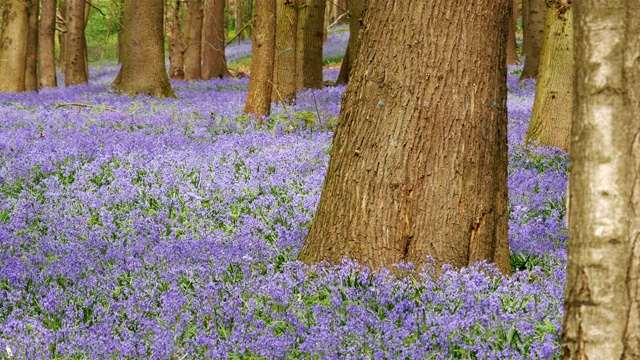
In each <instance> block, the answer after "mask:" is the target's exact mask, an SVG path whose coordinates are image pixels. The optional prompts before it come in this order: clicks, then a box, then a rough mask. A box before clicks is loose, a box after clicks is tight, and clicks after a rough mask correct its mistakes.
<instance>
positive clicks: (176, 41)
mask: <svg viewBox="0 0 640 360" xmlns="http://www.w3.org/2000/svg"><path fill="white" fill-rule="evenodd" d="M167 6H168V7H167V21H166V24H167V36H168V38H169V76H170V77H171V79H173V80H184V44H183V42H182V33H181V31H180V1H177V0H170V1H169V4H168V5H167Z"/></svg>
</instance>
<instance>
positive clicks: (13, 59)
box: [0, 0, 30, 92]
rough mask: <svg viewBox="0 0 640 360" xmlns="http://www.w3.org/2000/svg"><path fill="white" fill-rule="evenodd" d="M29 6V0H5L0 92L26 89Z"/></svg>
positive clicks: (0, 38) (0, 59) (0, 45)
mask: <svg viewBox="0 0 640 360" xmlns="http://www.w3.org/2000/svg"><path fill="white" fill-rule="evenodd" d="M29 6H30V1H28V0H5V1H4V6H3V8H2V21H3V26H2V34H1V35H0V92H21V91H25V87H24V74H25V65H26V59H27V34H28V32H29Z"/></svg>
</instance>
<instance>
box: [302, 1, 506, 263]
mask: <svg viewBox="0 0 640 360" xmlns="http://www.w3.org/2000/svg"><path fill="white" fill-rule="evenodd" d="M511 4H512V2H511V0H501V1H498V0H493V1H477V0H459V1H450V0H428V1H421V2H413V1H411V2H410V1H395V2H389V1H385V0H368V2H367V10H366V11H365V12H364V19H363V23H364V25H363V29H362V33H361V37H360V51H359V53H358V57H357V58H356V59H355V62H354V64H353V68H352V74H351V75H352V77H351V81H349V84H348V85H347V90H346V92H345V95H344V96H343V102H342V107H341V111H340V116H339V119H338V127H337V129H336V133H335V137H334V140H333V149H332V154H331V160H330V162H329V169H328V172H327V177H326V179H325V183H324V187H323V190H322V195H321V197H320V204H319V205H318V211H317V214H316V217H315V219H314V221H313V223H312V225H311V229H310V231H309V235H308V237H307V239H306V242H305V244H304V246H303V248H302V251H301V253H300V256H299V259H300V260H302V261H304V262H307V263H310V262H319V261H324V260H328V261H330V262H333V263H337V262H340V261H342V259H343V258H344V257H350V258H352V259H355V260H357V261H358V262H359V263H360V264H362V265H365V266H369V267H370V268H372V269H379V268H380V267H382V266H386V267H387V268H389V267H390V266H391V265H392V264H394V263H397V262H401V261H406V262H412V263H414V264H415V265H416V266H417V269H418V270H419V269H420V268H421V267H422V266H423V265H426V264H427V261H428V256H431V257H432V258H433V259H434V260H435V262H436V266H438V267H437V268H439V265H442V264H445V263H447V264H451V265H453V266H454V267H464V266H468V265H471V264H472V263H474V262H476V261H483V260H486V261H489V262H495V263H496V265H497V267H498V268H499V269H500V270H501V271H503V272H505V273H509V272H510V269H511V268H510V259H509V242H508V238H507V220H508V219H507V218H508V216H507V133H506V131H507V112H506V111H507V109H506V52H505V48H506V41H507V32H508V30H507V24H508V23H509V21H510V17H511ZM433 9H438V11H433ZM398 34H411V35H410V38H409V37H408V36H409V35H405V36H407V37H406V38H403V39H398V37H397V36H398ZM409 43H410V44H411V46H407V44H409ZM460 49H465V51H460Z"/></svg>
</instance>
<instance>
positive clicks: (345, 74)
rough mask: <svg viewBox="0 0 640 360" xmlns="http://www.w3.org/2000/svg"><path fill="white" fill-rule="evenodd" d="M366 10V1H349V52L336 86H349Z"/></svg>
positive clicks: (343, 60) (345, 57)
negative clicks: (363, 14) (361, 24)
mask: <svg viewBox="0 0 640 360" xmlns="http://www.w3.org/2000/svg"><path fill="white" fill-rule="evenodd" d="M363 10H364V0H350V1H349V14H351V16H350V17H349V43H348V44H347V52H348V54H345V56H344V59H342V65H341V66H340V73H339V74H338V79H337V80H336V84H347V83H348V82H349V73H350V72H351V67H352V66H353V63H354V60H353V59H355V58H356V53H357V52H358V38H359V37H360V22H361V21H362V11H363Z"/></svg>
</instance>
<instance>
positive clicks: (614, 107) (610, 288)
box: [562, 0, 640, 359]
mask: <svg viewBox="0 0 640 360" xmlns="http://www.w3.org/2000/svg"><path fill="white" fill-rule="evenodd" d="M573 6H574V7H575V18H576V21H575V39H576V42H575V44H576V49H575V51H576V63H575V65H576V67H575V91H576V93H575V96H576V102H575V114H574V117H573V121H574V123H573V130H572V143H571V172H570V174H569V178H570V187H569V199H570V201H569V208H570V211H569V214H568V216H569V246H568V248H569V249H568V250H569V252H568V265H567V285H566V289H565V305H564V308H565V316H564V329H563V332H562V350H563V351H562V356H563V359H640V313H639V312H638V309H639V305H640V304H639V302H640V293H639V289H640V286H639V285H640V266H639V265H640V241H638V236H639V235H640V193H639V192H638V188H640V173H639V171H640V141H639V139H638V133H640V67H639V66H638V54H639V53H640V35H639V34H640V22H639V21H638V19H639V18H640V1H638V0H631V1H626V0H611V1H604V2H597V1H576V2H574V3H573ZM603 40H604V41H603Z"/></svg>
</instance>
